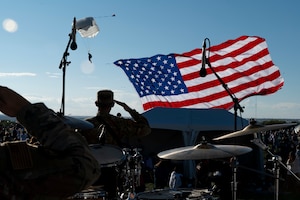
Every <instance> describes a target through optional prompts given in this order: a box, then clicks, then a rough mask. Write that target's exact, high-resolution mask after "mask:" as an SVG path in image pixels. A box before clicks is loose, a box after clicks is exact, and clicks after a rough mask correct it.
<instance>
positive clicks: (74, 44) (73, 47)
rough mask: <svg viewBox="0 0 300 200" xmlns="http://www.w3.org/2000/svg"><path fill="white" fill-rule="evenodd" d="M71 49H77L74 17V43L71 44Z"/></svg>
mask: <svg viewBox="0 0 300 200" xmlns="http://www.w3.org/2000/svg"><path fill="white" fill-rule="evenodd" d="M71 49H72V50H73V51H74V50H76V49H77V44H76V18H75V17H74V20H73V27H72V43H71Z"/></svg>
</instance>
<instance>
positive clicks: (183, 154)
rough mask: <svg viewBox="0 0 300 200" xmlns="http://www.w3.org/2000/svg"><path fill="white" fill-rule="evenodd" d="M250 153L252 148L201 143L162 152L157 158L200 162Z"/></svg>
mask: <svg viewBox="0 0 300 200" xmlns="http://www.w3.org/2000/svg"><path fill="white" fill-rule="evenodd" d="M250 151H252V148H250V147H245V146H239V145H212V144H209V143H201V144H198V145H196V146H187V147H179V148H175V149H170V150H166V151H162V152H160V153H159V154H157V156H158V157H160V158H164V159H171V160H201V159H214V158H226V157H232V156H237V155H241V154H245V153H248V152H250Z"/></svg>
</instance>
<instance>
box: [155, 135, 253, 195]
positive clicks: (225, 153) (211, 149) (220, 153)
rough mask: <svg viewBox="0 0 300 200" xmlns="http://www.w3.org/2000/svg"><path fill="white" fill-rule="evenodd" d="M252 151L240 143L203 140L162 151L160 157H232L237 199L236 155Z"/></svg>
mask: <svg viewBox="0 0 300 200" xmlns="http://www.w3.org/2000/svg"><path fill="white" fill-rule="evenodd" d="M250 151H252V148H250V147H246V146H239V145H212V144H210V143H207V142H206V141H203V142H202V143H200V144H198V145H196V146H187V147H179V148H175V149H171V150H166V151H163V152H160V153H159V154H158V157H160V158H164V159H173V160H200V159H214V158H226V157H231V158H232V159H231V161H232V162H231V167H232V170H233V177H232V179H233V182H232V192H233V195H232V196H233V199H234V200H236V191H237V182H236V172H237V159H236V156H238V155H242V154H245V153H248V152H250Z"/></svg>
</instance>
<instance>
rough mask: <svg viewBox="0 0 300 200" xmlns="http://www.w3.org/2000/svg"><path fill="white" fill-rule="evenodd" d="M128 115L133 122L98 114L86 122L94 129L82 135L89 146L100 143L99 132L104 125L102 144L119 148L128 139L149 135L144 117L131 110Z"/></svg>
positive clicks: (149, 130)
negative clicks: (92, 125)
mask: <svg viewBox="0 0 300 200" xmlns="http://www.w3.org/2000/svg"><path fill="white" fill-rule="evenodd" d="M130 115H131V116H132V119H133V120H132V119H127V118H122V117H117V116H114V115H111V114H106V115H102V114H101V113H98V114H97V116H96V117H93V118H90V119H87V121H89V122H91V123H92V124H94V127H95V128H94V129H92V130H89V131H84V132H83V135H84V136H85V137H86V139H87V141H88V143H89V144H97V143H100V141H99V135H100V132H101V131H100V130H101V127H102V126H103V125H104V126H106V127H105V134H104V136H103V137H104V141H103V143H105V144H112V145H118V146H119V145H121V144H120V142H121V143H124V142H125V141H126V139H127V138H128V137H132V136H137V137H141V136H145V135H148V134H150V132H151V128H150V126H149V124H148V121H147V119H146V118H145V117H143V116H142V115H140V114H139V113H138V112H136V111H135V110H131V111H130ZM117 140H119V141H117Z"/></svg>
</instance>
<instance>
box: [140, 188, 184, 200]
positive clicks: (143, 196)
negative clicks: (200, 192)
mask: <svg viewBox="0 0 300 200" xmlns="http://www.w3.org/2000/svg"><path fill="white" fill-rule="evenodd" d="M137 199H139V200H151V199H159V200H173V199H175V200H183V198H182V193H181V191H176V190H154V191H151V192H142V193H139V194H138V195H137Z"/></svg>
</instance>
